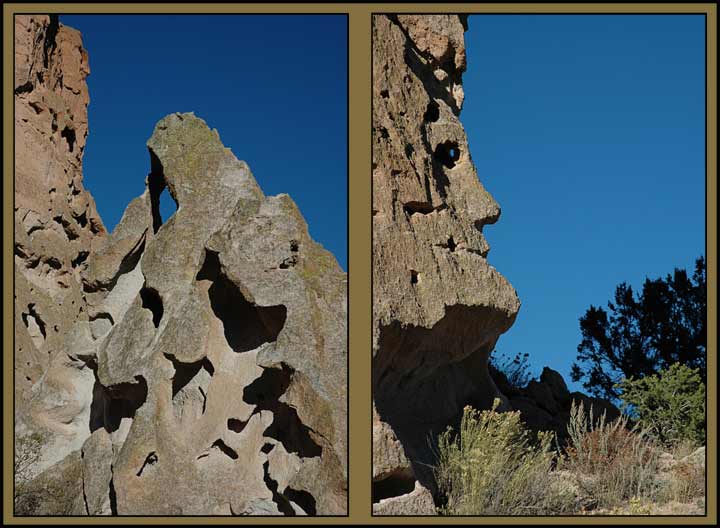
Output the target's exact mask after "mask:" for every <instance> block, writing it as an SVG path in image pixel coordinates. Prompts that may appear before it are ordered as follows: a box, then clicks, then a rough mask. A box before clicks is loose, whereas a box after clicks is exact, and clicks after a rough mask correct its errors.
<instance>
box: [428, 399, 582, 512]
mask: <svg viewBox="0 0 720 528" xmlns="http://www.w3.org/2000/svg"><path fill="white" fill-rule="evenodd" d="M499 403H500V402H499V400H497V399H496V400H495V403H494V405H493V408H492V409H491V410H486V411H482V412H478V411H476V410H475V409H472V408H470V407H466V408H465V409H464V412H463V417H462V422H461V425H460V431H459V432H458V433H457V434H455V433H454V432H453V431H452V430H451V429H448V430H447V431H446V432H445V433H443V434H442V435H441V436H440V438H439V445H438V448H439V453H438V458H439V463H438V466H437V467H436V473H435V474H436V477H437V482H438V485H439V489H440V491H441V493H442V494H443V495H444V497H445V498H446V499H447V503H446V505H445V506H444V507H443V508H442V509H441V513H443V514H446V515H560V514H564V513H569V512H571V511H572V509H573V507H574V495H573V494H572V493H571V492H570V491H569V490H568V489H567V488H566V487H564V486H562V485H561V483H560V482H559V481H558V480H557V479H553V478H551V470H552V464H553V458H554V454H553V451H552V448H551V444H552V439H553V435H552V433H540V434H539V436H538V438H537V443H536V445H533V443H532V442H531V438H530V437H529V435H528V432H527V430H525V428H524V427H523V425H522V423H521V421H520V413H519V412H502V413H501V412H497V407H498V405H499Z"/></svg>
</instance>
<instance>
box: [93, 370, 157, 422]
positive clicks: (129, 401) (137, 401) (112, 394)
mask: <svg viewBox="0 0 720 528" xmlns="http://www.w3.org/2000/svg"><path fill="white" fill-rule="evenodd" d="M90 366H91V368H93V370H96V368H97V366H96V365H93V364H90ZM147 391H148V389H147V382H146V381H145V378H143V377H142V376H135V383H119V384H118V385H112V386H111V387H104V386H103V385H102V384H101V383H100V382H99V381H98V380H97V378H96V379H95V386H94V387H93V399H92V403H91V404H90V432H91V433H92V432H94V431H96V430H97V429H99V428H101V427H103V428H104V429H105V430H106V431H107V432H108V433H112V432H114V431H117V430H118V428H119V427H120V423H121V421H122V419H123V418H131V419H132V418H134V417H135V412H136V411H137V410H138V409H139V408H140V407H141V406H142V405H143V404H144V403H145V401H146V400H147Z"/></svg>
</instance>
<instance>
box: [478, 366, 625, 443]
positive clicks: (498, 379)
mask: <svg viewBox="0 0 720 528" xmlns="http://www.w3.org/2000/svg"><path fill="white" fill-rule="evenodd" d="M490 376H491V377H492V379H493V380H494V381H495V384H496V385H497V387H498V389H499V390H500V392H501V393H502V394H503V395H504V396H505V397H506V398H507V399H508V402H509V404H510V407H512V409H513V410H516V411H520V418H521V419H522V421H523V423H524V424H525V425H526V426H527V427H528V428H529V429H532V430H534V431H553V432H554V433H555V435H556V436H557V438H558V440H559V443H560V445H564V444H565V441H566V440H568V432H567V426H568V423H569V422H570V410H571V407H572V404H573V402H574V403H575V405H580V404H581V403H582V405H583V408H584V410H585V412H586V413H588V414H589V413H590V412H591V411H592V416H593V418H594V421H595V420H597V419H599V418H600V417H601V416H602V415H603V414H604V415H605V419H606V420H608V421H613V420H615V419H617V418H619V417H620V410H619V409H618V408H617V407H615V405H613V403H612V402H610V401H608V400H605V399H603V398H596V397H592V396H588V395H586V394H583V393H582V392H577V391H576V392H570V391H569V390H568V388H567V385H566V384H565V380H564V379H563V377H562V375H561V374H560V373H559V372H557V371H555V370H553V369H551V368H549V367H545V368H543V371H542V373H541V374H540V377H539V379H537V380H531V381H530V382H529V383H528V384H527V385H526V386H525V387H515V386H513V385H512V384H510V383H509V382H508V380H507V378H506V377H505V375H504V374H503V373H502V372H499V371H498V370H497V369H495V368H493V367H492V366H490Z"/></svg>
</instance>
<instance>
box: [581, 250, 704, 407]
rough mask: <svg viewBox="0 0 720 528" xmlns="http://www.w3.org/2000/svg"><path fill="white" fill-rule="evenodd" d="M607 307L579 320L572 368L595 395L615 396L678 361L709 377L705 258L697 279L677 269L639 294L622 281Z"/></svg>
mask: <svg viewBox="0 0 720 528" xmlns="http://www.w3.org/2000/svg"><path fill="white" fill-rule="evenodd" d="M607 305H608V311H605V310H604V309H603V308H602V307H595V306H590V308H589V309H588V310H587V311H586V312H585V315H583V316H582V317H581V318H580V331H581V332H582V341H581V342H580V344H579V345H578V355H577V360H576V362H575V363H574V364H573V366H572V371H571V377H572V380H573V381H582V382H583V387H584V388H585V389H586V390H587V391H588V392H589V393H590V394H592V395H593V396H598V397H601V398H606V399H609V400H615V399H616V398H618V396H619V393H618V389H617V384H618V383H619V382H620V381H621V380H622V379H623V378H625V379H630V378H632V379H638V378H644V377H645V376H651V375H653V374H656V373H657V372H658V371H660V370H662V369H666V368H668V367H669V366H670V365H672V364H674V363H680V364H681V365H686V366H688V367H690V368H694V369H695V368H696V369H699V373H700V377H701V379H702V380H703V381H704V380H705V378H706V347H707V281H706V263H705V258H704V257H702V256H701V257H700V258H698V259H697V260H696V261H695V270H694V272H693V274H692V277H690V276H689V275H688V272H687V271H686V270H683V269H678V268H676V269H675V271H674V272H673V274H672V275H670V274H668V275H667V276H666V277H665V278H664V279H663V278H659V279H654V280H651V279H649V278H646V279H645V282H644V284H643V287H642V292H641V293H640V294H635V293H634V292H633V289H632V287H631V286H629V285H627V284H626V283H622V284H620V285H619V286H618V287H617V288H616V289H615V298H614V302H608V303H607Z"/></svg>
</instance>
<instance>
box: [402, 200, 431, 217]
mask: <svg viewBox="0 0 720 528" xmlns="http://www.w3.org/2000/svg"><path fill="white" fill-rule="evenodd" d="M403 209H404V210H405V212H406V213H407V214H408V215H410V216H412V215H414V214H424V215H426V214H430V213H432V212H433V211H434V210H435V208H434V207H433V206H432V204H431V203H430V202H407V203H405V204H403Z"/></svg>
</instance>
